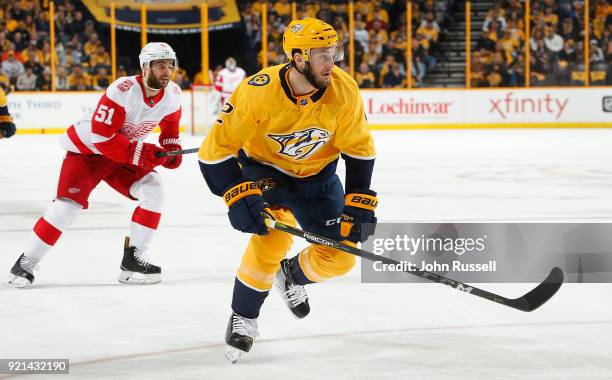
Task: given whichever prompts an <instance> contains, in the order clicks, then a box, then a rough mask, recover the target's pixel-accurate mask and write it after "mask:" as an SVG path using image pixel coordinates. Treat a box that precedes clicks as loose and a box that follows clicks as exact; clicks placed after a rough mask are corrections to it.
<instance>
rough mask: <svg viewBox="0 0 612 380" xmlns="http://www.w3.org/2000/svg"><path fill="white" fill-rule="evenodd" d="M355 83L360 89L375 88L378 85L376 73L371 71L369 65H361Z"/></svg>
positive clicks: (363, 63)
mask: <svg viewBox="0 0 612 380" xmlns="http://www.w3.org/2000/svg"><path fill="white" fill-rule="evenodd" d="M355 81H357V85H358V86H359V87H360V88H373V87H375V84H376V77H375V76H374V73H373V72H372V71H370V66H368V64H367V63H365V62H362V63H361V64H360V65H359V71H358V72H357V73H356V74H355Z"/></svg>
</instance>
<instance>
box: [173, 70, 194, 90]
mask: <svg viewBox="0 0 612 380" xmlns="http://www.w3.org/2000/svg"><path fill="white" fill-rule="evenodd" d="M172 80H173V81H174V83H176V84H178V85H179V87H180V88H181V89H182V90H189V89H190V88H191V82H190V81H189V78H187V76H185V74H184V73H183V72H179V71H177V72H176V74H175V75H174V78H173V79H172Z"/></svg>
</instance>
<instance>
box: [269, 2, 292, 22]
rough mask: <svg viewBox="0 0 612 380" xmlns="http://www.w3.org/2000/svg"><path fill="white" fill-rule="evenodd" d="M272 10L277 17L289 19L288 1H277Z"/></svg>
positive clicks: (289, 7) (289, 6) (289, 8)
mask: <svg viewBox="0 0 612 380" xmlns="http://www.w3.org/2000/svg"><path fill="white" fill-rule="evenodd" d="M273 9H274V11H275V12H276V14H278V15H279V16H281V17H283V18H284V17H288V18H291V4H289V1H288V0H278V1H277V2H276V4H274V8H273Z"/></svg>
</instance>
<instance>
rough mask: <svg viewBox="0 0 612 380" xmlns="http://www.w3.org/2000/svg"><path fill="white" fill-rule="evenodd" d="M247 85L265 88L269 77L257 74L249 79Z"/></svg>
mask: <svg viewBox="0 0 612 380" xmlns="http://www.w3.org/2000/svg"><path fill="white" fill-rule="evenodd" d="M247 83H248V84H250V85H251V86H265V85H267V84H268V83H270V76H269V75H268V74H257V75H254V76H253V77H251V79H249V81H248V82H247Z"/></svg>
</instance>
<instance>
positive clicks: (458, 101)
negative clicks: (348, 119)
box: [8, 87, 612, 133]
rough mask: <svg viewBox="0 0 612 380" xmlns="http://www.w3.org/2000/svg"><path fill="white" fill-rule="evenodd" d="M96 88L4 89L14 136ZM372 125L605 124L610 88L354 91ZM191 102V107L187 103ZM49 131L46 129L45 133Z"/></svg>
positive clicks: (200, 108)
mask: <svg viewBox="0 0 612 380" xmlns="http://www.w3.org/2000/svg"><path fill="white" fill-rule="evenodd" d="M101 94H102V93H101V92H97V91H91V92H55V93H54V92H17V91H15V92H12V93H11V94H9V95H8V101H9V110H10V112H11V114H12V115H13V117H14V119H15V123H16V124H17V126H18V128H19V130H20V133H50V131H49V130H53V129H58V128H59V129H65V128H67V127H68V126H70V125H71V124H72V123H74V122H75V121H76V120H79V119H80V118H81V117H82V116H83V114H85V113H89V112H92V111H93V108H94V107H95V106H96V104H97V102H98V100H99V98H100V95H101ZM361 94H362V97H363V102H364V108H365V113H366V116H367V118H368V122H369V124H370V127H371V128H372V129H427V128H433V129H436V128H438V129H440V128H611V127H612V87H597V88H575V89H572V88H558V89H553V88H541V89H483V90H444V89H441V90H433V89H424V90H362V91H361ZM192 103H193V106H192ZM182 106H183V116H182V118H181V126H182V127H184V128H187V129H188V130H191V126H192V125H193V126H194V128H193V130H195V131H200V132H203V131H206V130H207V128H209V127H210V126H211V125H212V124H213V123H214V121H215V120H216V117H217V113H218V111H219V104H218V99H217V97H215V93H214V92H211V91H197V90H196V91H194V92H193V94H192V92H191V91H189V90H186V91H183V94H182ZM51 133H53V132H51Z"/></svg>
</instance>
